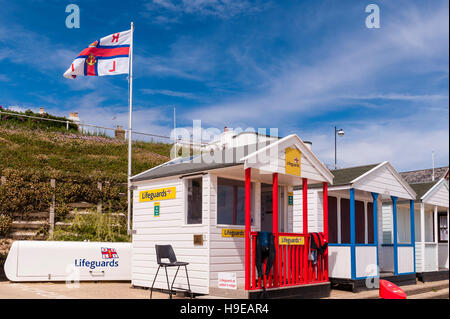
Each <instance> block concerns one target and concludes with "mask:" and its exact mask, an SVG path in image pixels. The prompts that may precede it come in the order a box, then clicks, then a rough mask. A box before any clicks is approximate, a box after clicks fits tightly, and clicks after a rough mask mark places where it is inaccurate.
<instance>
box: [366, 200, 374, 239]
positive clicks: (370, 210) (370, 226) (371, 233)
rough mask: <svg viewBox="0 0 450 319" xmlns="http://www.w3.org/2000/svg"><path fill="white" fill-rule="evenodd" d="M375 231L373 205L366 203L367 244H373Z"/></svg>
mask: <svg viewBox="0 0 450 319" xmlns="http://www.w3.org/2000/svg"><path fill="white" fill-rule="evenodd" d="M374 233H375V229H374V228H373V203H371V202H369V203H367V240H368V243H369V244H373V243H374V242H375V240H374Z"/></svg>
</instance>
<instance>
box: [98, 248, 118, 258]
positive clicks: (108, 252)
mask: <svg viewBox="0 0 450 319" xmlns="http://www.w3.org/2000/svg"><path fill="white" fill-rule="evenodd" d="M101 251H102V258H103V259H114V258H119V255H118V254H117V252H116V249H115V248H104V247H102V250H101Z"/></svg>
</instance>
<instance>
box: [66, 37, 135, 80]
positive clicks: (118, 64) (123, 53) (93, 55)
mask: <svg viewBox="0 0 450 319" xmlns="http://www.w3.org/2000/svg"><path fill="white" fill-rule="evenodd" d="M131 37H132V32H131V30H127V31H123V32H119V33H114V34H111V35H108V36H106V37H104V38H101V39H100V40H97V41H95V42H94V43H92V44H91V45H90V46H89V47H88V48H86V49H84V50H83V51H82V52H81V53H80V54H79V55H78V56H77V57H76V58H75V60H74V61H73V62H72V65H71V66H70V67H69V68H68V69H67V71H66V72H65V73H64V77H66V78H68V79H74V78H76V77H77V76H79V75H84V76H103V75H116V74H128V73H129V69H130V67H129V63H130V44H131Z"/></svg>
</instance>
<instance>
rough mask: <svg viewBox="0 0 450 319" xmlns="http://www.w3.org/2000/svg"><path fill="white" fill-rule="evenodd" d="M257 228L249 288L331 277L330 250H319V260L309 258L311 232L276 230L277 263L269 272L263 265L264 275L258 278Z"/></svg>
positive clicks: (287, 284) (311, 281)
mask: <svg viewBox="0 0 450 319" xmlns="http://www.w3.org/2000/svg"><path fill="white" fill-rule="evenodd" d="M257 236H258V233H257V232H252V233H251V260H252V265H251V275H250V278H251V279H250V278H246V280H249V279H250V285H249V287H250V290H257V289H261V288H262V285H264V287H266V288H278V287H289V286H295V285H305V284H313V283H320V282H327V281H328V261H327V253H324V254H323V255H320V254H318V255H317V259H316V262H313V261H312V260H309V255H310V235H309V234H294V233H278V234H275V250H276V258H275V261H274V265H273V267H272V269H271V271H270V273H269V275H268V276H266V275H265V273H266V264H267V261H266V262H264V265H263V273H264V276H263V279H262V280H261V278H257V271H256V264H255V251H256V238H257ZM283 237H284V238H286V237H288V238H290V239H293V241H294V242H295V244H294V243H293V244H290V243H289V242H287V243H280V238H283Z"/></svg>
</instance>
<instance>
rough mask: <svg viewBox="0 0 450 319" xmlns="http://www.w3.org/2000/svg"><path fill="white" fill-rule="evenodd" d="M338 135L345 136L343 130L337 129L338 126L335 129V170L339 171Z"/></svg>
mask: <svg viewBox="0 0 450 319" xmlns="http://www.w3.org/2000/svg"><path fill="white" fill-rule="evenodd" d="M337 135H339V136H344V130H343V129H339V130H338V129H337V128H336V126H335V127H334V169H337V146H336V145H337Z"/></svg>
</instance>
